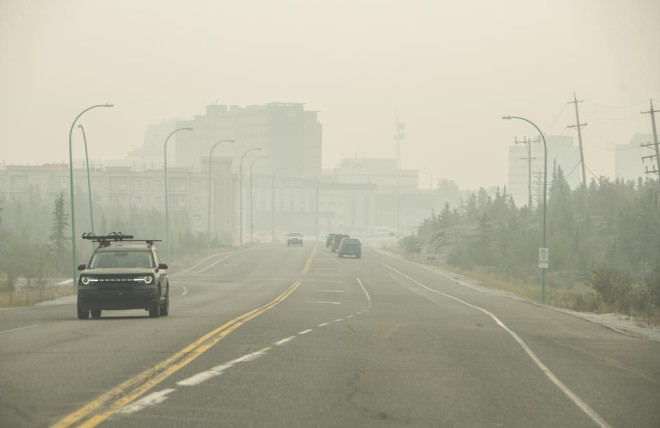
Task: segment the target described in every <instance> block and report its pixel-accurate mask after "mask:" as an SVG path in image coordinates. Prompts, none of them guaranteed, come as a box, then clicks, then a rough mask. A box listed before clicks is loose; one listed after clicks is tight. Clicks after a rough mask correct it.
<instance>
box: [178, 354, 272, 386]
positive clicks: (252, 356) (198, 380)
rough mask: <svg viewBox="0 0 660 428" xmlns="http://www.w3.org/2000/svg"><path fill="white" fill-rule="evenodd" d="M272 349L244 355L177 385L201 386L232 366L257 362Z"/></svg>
mask: <svg viewBox="0 0 660 428" xmlns="http://www.w3.org/2000/svg"><path fill="white" fill-rule="evenodd" d="M269 350H270V348H269V347H268V348H264V349H261V350H259V351H256V352H253V353H251V354H247V355H243V356H242V357H239V358H236V359H235V360H231V361H229V362H227V363H224V364H220V365H219V366H215V367H212V368H210V369H208V370H205V371H203V372H200V373H197V374H195V375H193V376H190V377H189V378H187V379H184V380H182V381H179V382H177V383H176V384H177V385H179V386H195V385H199V384H200V383H202V382H204V381H207V380H209V379H211V378H213V377H216V376H219V375H221V374H222V372H224V371H225V370H227V369H229V368H231V367H232V366H234V365H236V364H238V363H244V362H247V361H252V360H255V359H257V358H259V357H261V356H262V355H264V354H265V353H266V352H268V351H269Z"/></svg>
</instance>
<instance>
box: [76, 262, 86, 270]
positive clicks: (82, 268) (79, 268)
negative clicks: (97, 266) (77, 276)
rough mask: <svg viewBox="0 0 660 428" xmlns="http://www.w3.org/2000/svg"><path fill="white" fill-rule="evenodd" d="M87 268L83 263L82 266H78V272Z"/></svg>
mask: <svg viewBox="0 0 660 428" xmlns="http://www.w3.org/2000/svg"><path fill="white" fill-rule="evenodd" d="M86 267H87V266H85V264H84V263H83V264H81V265H78V270H85V268H86Z"/></svg>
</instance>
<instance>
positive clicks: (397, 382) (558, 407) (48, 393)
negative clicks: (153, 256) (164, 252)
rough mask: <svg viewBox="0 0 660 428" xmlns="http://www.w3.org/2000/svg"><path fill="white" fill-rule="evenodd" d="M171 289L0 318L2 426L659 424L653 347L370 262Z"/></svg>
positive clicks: (392, 260)
mask: <svg viewBox="0 0 660 428" xmlns="http://www.w3.org/2000/svg"><path fill="white" fill-rule="evenodd" d="M170 284H171V302H170V315H169V316H168V317H161V318H158V319H150V318H148V314H147V312H145V311H140V310H137V311H104V313H103V316H102V318H101V319H99V320H93V319H90V320H85V321H81V320H78V319H77V318H76V310H75V305H71V304H63V305H52V306H35V307H28V308H17V309H5V310H0V385H1V389H0V391H1V392H0V426H2V427H35V426H37V427H40V426H56V427H74V426H75V427H77V426H85V427H93V426H103V427H145V426H158V427H182V426H186V427H246V426H254V427H266V426H268V427H371V426H396V427H399V426H411V427H559V426H561V427H591V426H594V427H598V426H601V427H608V426H611V427H653V428H657V427H659V426H660V343H657V342H653V341H649V340H642V339H638V338H633V337H629V336H625V335H622V334H619V333H616V332H613V331H611V330H609V329H607V328H605V327H602V326H600V325H597V324H593V323H591V322H589V321H585V320H582V319H579V318H576V317H573V316H571V315H568V314H565V313H562V312H559V311H556V310H553V309H551V308H545V307H542V306H539V305H534V304H530V303H526V302H524V301H521V300H516V299H512V298H508V297H505V296H499V295H493V294H489V293H484V292H480V291H478V290H475V289H472V288H468V287H465V286H462V285H460V284H458V283H457V282H455V281H453V280H452V279H451V278H447V277H445V276H443V275H441V274H439V273H438V272H436V271H434V270H433V269H432V268H429V267H425V266H421V265H417V264H414V263H410V262H407V261H404V260H402V259H400V258H398V257H396V256H393V255H388V254H387V253H385V252H383V251H381V250H377V249H371V248H366V247H365V248H363V256H362V259H350V258H338V257H337V256H336V254H333V253H330V251H329V250H327V249H326V248H325V247H324V246H322V245H319V246H316V247H314V245H313V244H308V245H306V246H305V247H286V245H282V244H280V245H270V244H269V245H262V246H256V247H250V248H245V249H239V250H235V251H231V252H228V253H223V254H219V255H217V256H214V257H210V258H208V259H206V260H204V261H203V262H202V263H200V264H198V265H197V266H191V267H190V268H189V269H187V270H185V271H182V272H180V273H176V274H171V275H170Z"/></svg>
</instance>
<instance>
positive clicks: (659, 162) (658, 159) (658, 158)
mask: <svg viewBox="0 0 660 428" xmlns="http://www.w3.org/2000/svg"><path fill="white" fill-rule="evenodd" d="M649 113H650V114H651V126H652V128H653V146H654V147H655V155H649V156H643V157H642V162H643V161H644V160H645V159H652V158H653V157H655V169H652V170H651V171H649V168H648V166H647V167H646V173H647V174H653V173H657V174H658V183H657V184H656V187H657V189H656V192H655V208H656V210H657V209H658V193H660V149H659V148H658V131H657V129H656V127H655V114H656V113H660V110H653V100H651V110H649V111H643V112H642V114H649ZM642 147H651V143H647V144H642ZM651 168H653V164H652V163H651Z"/></svg>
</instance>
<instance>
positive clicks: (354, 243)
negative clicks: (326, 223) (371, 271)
mask: <svg viewBox="0 0 660 428" xmlns="http://www.w3.org/2000/svg"><path fill="white" fill-rule="evenodd" d="M338 254H339V257H344V256H355V258H356V259H359V258H362V243H361V242H360V240H359V239H357V238H344V239H342V241H341V244H340V245H339V251H338Z"/></svg>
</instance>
